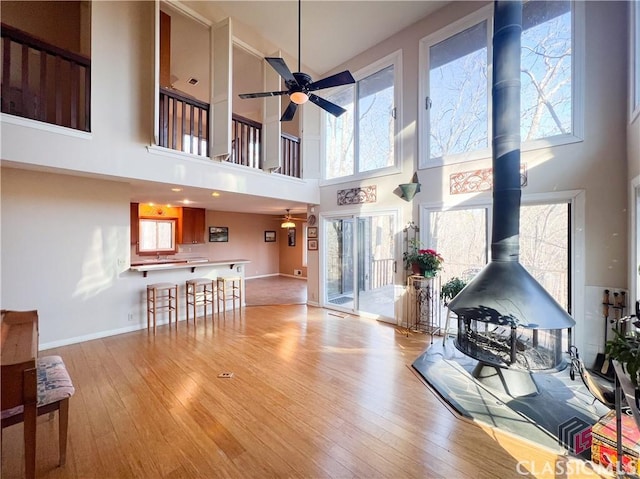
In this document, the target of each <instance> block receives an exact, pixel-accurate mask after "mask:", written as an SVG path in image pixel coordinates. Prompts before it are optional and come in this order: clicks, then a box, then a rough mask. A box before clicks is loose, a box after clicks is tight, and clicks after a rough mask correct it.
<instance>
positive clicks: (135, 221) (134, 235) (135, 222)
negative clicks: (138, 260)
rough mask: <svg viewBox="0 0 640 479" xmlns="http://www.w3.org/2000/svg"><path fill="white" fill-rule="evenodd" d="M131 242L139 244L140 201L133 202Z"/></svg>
mask: <svg viewBox="0 0 640 479" xmlns="http://www.w3.org/2000/svg"><path fill="white" fill-rule="evenodd" d="M130 206H131V244H135V245H137V244H138V233H139V227H140V223H139V219H140V217H139V214H138V203H131V204H130Z"/></svg>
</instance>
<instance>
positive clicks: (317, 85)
mask: <svg viewBox="0 0 640 479" xmlns="http://www.w3.org/2000/svg"><path fill="white" fill-rule="evenodd" d="M355 82H356V81H355V79H354V78H353V75H351V72H349V70H345V71H343V72H340V73H336V74H335V75H331V76H329V77H327V78H323V79H321V80H318V81H314V82H313V83H311V84H309V85H308V86H307V90H309V91H316V90H322V89H323V88H331V87H334V86H341V85H348V84H350V83H355Z"/></svg>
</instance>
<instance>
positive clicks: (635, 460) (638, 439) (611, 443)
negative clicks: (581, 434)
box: [591, 411, 640, 474]
mask: <svg viewBox="0 0 640 479" xmlns="http://www.w3.org/2000/svg"><path fill="white" fill-rule="evenodd" d="M617 457H618V447H617V442H616V412H615V411H610V412H608V413H607V414H606V415H604V416H603V417H602V418H601V419H600V420H599V421H598V422H597V423H596V424H594V426H593V428H592V429H591V460H592V461H593V462H594V463H595V464H600V465H602V466H603V467H606V468H610V469H611V470H615V467H616V463H617V462H618V459H617ZM622 468H623V471H624V472H629V473H634V474H637V473H639V472H640V430H638V425H637V424H636V421H635V419H634V418H633V417H632V416H630V415H627V414H626V413H624V412H623V413H622Z"/></svg>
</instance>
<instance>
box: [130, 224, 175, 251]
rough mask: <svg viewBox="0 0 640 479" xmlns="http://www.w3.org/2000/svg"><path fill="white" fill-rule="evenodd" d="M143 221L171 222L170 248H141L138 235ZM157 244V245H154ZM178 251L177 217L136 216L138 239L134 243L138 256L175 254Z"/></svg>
mask: <svg viewBox="0 0 640 479" xmlns="http://www.w3.org/2000/svg"><path fill="white" fill-rule="evenodd" d="M143 221H152V222H154V223H171V238H172V239H171V244H172V246H173V247H172V248H169V249H154V250H151V249H145V250H143V249H142V247H141V245H142V242H141V241H140V236H141V234H142V233H141V232H142V222H143ZM156 246H157V245H156ZM177 252H178V219H177V218H164V217H162V218H158V217H148V216H141V217H140V218H138V241H137V243H136V253H137V254H138V255H140V256H147V255H158V254H176V253H177Z"/></svg>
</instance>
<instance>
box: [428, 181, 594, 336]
mask: <svg viewBox="0 0 640 479" xmlns="http://www.w3.org/2000/svg"><path fill="white" fill-rule="evenodd" d="M492 201H493V200H492V196H491V193H490V192H485V193H481V194H479V195H477V196H474V197H472V198H468V199H466V200H465V201H462V202H460V201H455V202H454V201H449V202H433V203H421V204H420V206H419V219H420V223H419V224H420V241H421V242H422V244H424V245H426V246H427V247H430V246H431V232H430V231H429V228H430V221H429V214H430V213H431V212H432V211H447V210H451V209H477V208H487V248H488V250H487V260H488V261H490V260H491V227H492V224H493V208H492ZM560 202H566V203H570V204H571V225H570V228H571V230H570V232H569V236H570V239H569V242H570V243H569V248H570V251H571V255H572V257H571V264H570V267H569V282H570V285H571V286H570V291H569V304H570V305H571V316H572V317H573V318H577V319H579V320H580V321H581V322H580V324H579V327H578V328H574V334H575V336H574V337H575V344H576V345H577V346H578V349H584V348H585V346H586V343H587V340H588V339H587V330H588V327H589V325H588V322H586V321H585V320H584V318H585V304H586V289H587V286H586V277H585V261H586V260H585V251H586V245H585V224H586V194H585V192H584V190H564V191H556V192H551V193H531V194H525V193H523V195H522V199H521V204H522V205H523V206H529V205H539V204H545V203H560ZM445 261H446V258H445Z"/></svg>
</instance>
